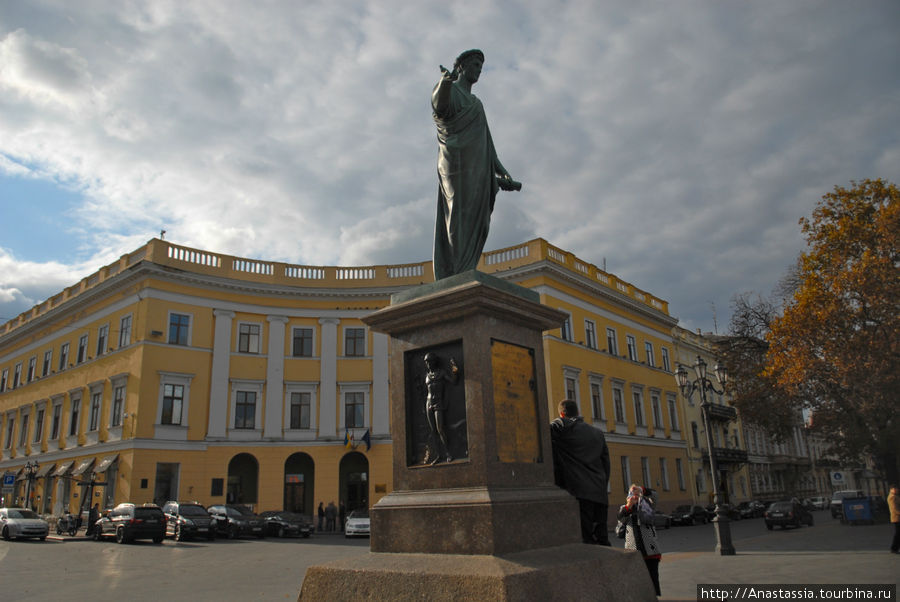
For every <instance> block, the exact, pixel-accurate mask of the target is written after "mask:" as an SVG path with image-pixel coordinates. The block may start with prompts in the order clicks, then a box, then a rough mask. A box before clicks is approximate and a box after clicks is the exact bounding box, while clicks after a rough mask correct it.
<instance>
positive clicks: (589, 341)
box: [584, 320, 597, 349]
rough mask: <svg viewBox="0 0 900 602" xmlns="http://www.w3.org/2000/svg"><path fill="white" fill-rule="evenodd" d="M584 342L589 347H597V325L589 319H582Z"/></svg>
mask: <svg viewBox="0 0 900 602" xmlns="http://www.w3.org/2000/svg"><path fill="white" fill-rule="evenodd" d="M584 344H585V345H587V346H588V347H590V348H591V349H596V348H597V325H596V324H594V322H593V321H591V320H585V321H584Z"/></svg>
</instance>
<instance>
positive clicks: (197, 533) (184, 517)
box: [163, 502, 216, 541]
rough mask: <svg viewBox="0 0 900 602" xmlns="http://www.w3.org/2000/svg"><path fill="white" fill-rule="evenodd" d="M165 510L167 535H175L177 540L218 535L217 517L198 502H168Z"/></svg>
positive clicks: (212, 537)
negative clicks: (211, 514)
mask: <svg viewBox="0 0 900 602" xmlns="http://www.w3.org/2000/svg"><path fill="white" fill-rule="evenodd" d="M163 512H164V513H165V515H166V536H172V537H174V538H175V541H184V540H185V539H188V538H192V537H205V538H206V539H215V537H216V521H215V519H214V518H213V517H211V516H210V515H209V512H207V511H206V508H204V507H203V506H201V505H200V504H198V503H197V502H166V503H165V504H164V505H163Z"/></svg>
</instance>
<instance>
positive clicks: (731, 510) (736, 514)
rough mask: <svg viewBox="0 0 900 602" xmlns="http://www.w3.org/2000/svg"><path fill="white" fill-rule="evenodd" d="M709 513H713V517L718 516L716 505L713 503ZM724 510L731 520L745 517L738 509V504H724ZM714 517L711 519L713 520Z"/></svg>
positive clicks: (708, 509)
mask: <svg viewBox="0 0 900 602" xmlns="http://www.w3.org/2000/svg"><path fill="white" fill-rule="evenodd" d="M710 508H711V510H710ZM707 511H708V512H707V515H709V514H711V515H712V518H715V517H716V506H715V504H713V505H712V506H710V507H708V508H707ZM722 512H723V513H724V514H725V516H727V517H728V519H729V520H741V518H743V517H742V516H741V511H740V510H738V509H737V507H736V506H732V505H731V504H722ZM712 518H711V519H710V520H712Z"/></svg>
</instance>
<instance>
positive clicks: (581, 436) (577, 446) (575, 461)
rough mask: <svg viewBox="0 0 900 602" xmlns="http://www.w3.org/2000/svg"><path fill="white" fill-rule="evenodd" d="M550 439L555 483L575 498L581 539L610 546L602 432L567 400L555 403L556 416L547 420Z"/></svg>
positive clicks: (606, 454) (606, 455)
mask: <svg viewBox="0 0 900 602" xmlns="http://www.w3.org/2000/svg"><path fill="white" fill-rule="evenodd" d="M550 440H551V442H552V443H553V475H554V477H555V480H556V484H557V485H558V486H560V487H562V488H563V489H565V490H566V491H568V492H569V493H571V494H572V495H573V496H575V498H576V499H577V500H578V506H579V512H580V518H581V539H582V541H584V543H590V544H599V545H603V546H608V545H610V543H609V533H608V532H607V530H606V515H607V512H608V511H609V496H608V495H607V492H606V488H607V485H608V483H609V449H608V448H607V447H606V438H605V437H604V436H603V432H602V431H600V429H597V428H594V427H593V426H591V425H589V424H586V423H585V422H584V419H583V418H582V417H581V416H580V415H579V414H578V404H577V403H575V402H574V401H571V400H569V399H567V400H565V401H561V402H560V403H559V418H557V419H556V420H554V421H553V422H551V423H550Z"/></svg>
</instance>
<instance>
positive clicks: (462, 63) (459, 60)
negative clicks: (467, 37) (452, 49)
mask: <svg viewBox="0 0 900 602" xmlns="http://www.w3.org/2000/svg"><path fill="white" fill-rule="evenodd" d="M476 60H477V61H478V66H479V68H478V70H477V73H473V74H470V75H473V76H474V78H473V79H472V81H473V82H475V81H478V76H479V75H480V74H481V68H480V67H481V65H482V64H484V53H483V52H481V51H480V50H478V49H477V48H473V49H472V50H466V51H465V52H463V53H462V54H460V55H459V56H458V57H456V61H455V62H454V63H453V70H454V71H456V72H457V73H465V72H466V68H467V67H469V70H470V71H471V70H472V64H473V62H474V61H476Z"/></svg>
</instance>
